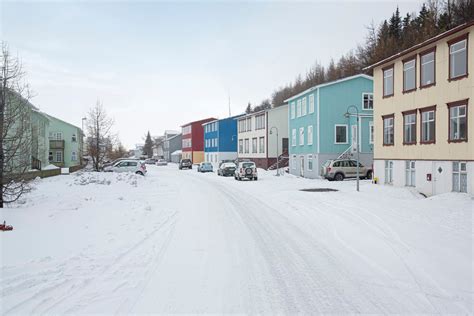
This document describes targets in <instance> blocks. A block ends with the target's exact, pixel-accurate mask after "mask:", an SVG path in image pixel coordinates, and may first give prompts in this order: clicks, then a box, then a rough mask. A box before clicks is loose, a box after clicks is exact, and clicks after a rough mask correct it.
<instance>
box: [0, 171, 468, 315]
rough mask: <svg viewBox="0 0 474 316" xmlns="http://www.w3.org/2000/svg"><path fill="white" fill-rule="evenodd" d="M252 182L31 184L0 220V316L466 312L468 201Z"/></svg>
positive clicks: (188, 177) (158, 179) (191, 179)
mask: <svg viewBox="0 0 474 316" xmlns="http://www.w3.org/2000/svg"><path fill="white" fill-rule="evenodd" d="M260 179H261V180H259V181H257V182H250V181H244V182H238V181H235V180H234V179H233V178H222V177H218V176H217V175H215V174H198V173H197V172H195V170H192V171H178V170H177V169H176V167H175V166H168V167H155V166H152V167H149V173H148V175H147V176H146V177H145V179H143V178H140V177H135V176H126V175H118V176H117V175H113V174H105V175H104V174H100V175H97V174H95V175H94V174H92V175H91V174H83V175H81V176H79V175H72V176H64V177H57V178H51V179H46V180H41V181H40V183H38V185H37V190H34V191H33V192H32V193H30V195H29V196H28V197H27V200H26V202H25V204H24V205H22V206H21V207H19V208H16V209H8V210H6V211H2V213H0V219H3V218H4V219H6V220H7V222H9V223H12V224H13V225H15V231H14V232H12V233H10V234H6V233H5V234H2V235H0V238H2V240H1V242H2V251H1V255H2V274H1V287H2V292H1V299H2V302H1V303H2V304H1V305H0V307H1V308H2V309H1V311H2V313H7V314H18V313H90V312H95V313H117V312H119V313H182V312H186V313H267V314H270V313H271V314H274V313H286V314H295V313H305V314H314V313H472V312H473V305H472V304H473V297H474V294H473V293H474V292H473V258H472V254H473V218H472V212H473V200H472V198H471V197H469V196H467V195H462V194H447V195H442V196H438V197H433V198H430V199H421V198H419V197H418V196H416V195H415V194H413V193H411V192H410V191H408V190H407V189H397V188H390V187H383V186H374V185H371V184H370V183H368V182H364V183H363V184H362V186H361V190H362V192H361V193H358V194H357V193H356V192H354V190H353V187H354V183H353V182H351V181H346V182H343V183H330V182H326V181H319V180H307V179H298V178H295V177H292V176H285V177H280V178H277V177H274V176H273V173H262V174H261V175H260ZM321 186H325V187H332V188H336V189H338V190H340V191H339V192H329V193H308V192H301V191H299V189H302V188H312V187H321ZM38 223H41V225H38Z"/></svg>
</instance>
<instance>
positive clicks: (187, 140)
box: [182, 138, 191, 148]
mask: <svg viewBox="0 0 474 316" xmlns="http://www.w3.org/2000/svg"><path fill="white" fill-rule="evenodd" d="M182 145H183V148H189V147H191V138H185V139H183V140H182Z"/></svg>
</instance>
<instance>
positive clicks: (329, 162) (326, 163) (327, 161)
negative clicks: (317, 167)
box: [323, 160, 331, 167]
mask: <svg viewBox="0 0 474 316" xmlns="http://www.w3.org/2000/svg"><path fill="white" fill-rule="evenodd" d="M330 164H331V160H326V162H325V163H323V167H327V166H329V165H330Z"/></svg>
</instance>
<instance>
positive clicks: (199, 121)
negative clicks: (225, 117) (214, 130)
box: [181, 117, 216, 127]
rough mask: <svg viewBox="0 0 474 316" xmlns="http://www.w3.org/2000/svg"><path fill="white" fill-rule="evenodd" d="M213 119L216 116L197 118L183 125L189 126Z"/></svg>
mask: <svg viewBox="0 0 474 316" xmlns="http://www.w3.org/2000/svg"><path fill="white" fill-rule="evenodd" d="M211 120H216V118H214V117H208V118H206V119H202V120H197V121H193V122H189V123H186V124H183V125H181V127H184V126H188V125H191V124H197V123H202V122H205V121H211Z"/></svg>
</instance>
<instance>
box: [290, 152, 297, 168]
mask: <svg viewBox="0 0 474 316" xmlns="http://www.w3.org/2000/svg"><path fill="white" fill-rule="evenodd" d="M291 167H292V169H293V170H296V155H295V154H293V156H291Z"/></svg>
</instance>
